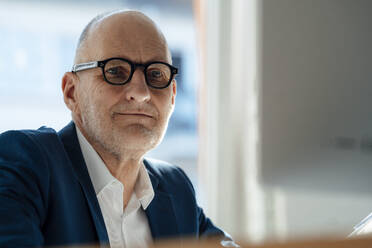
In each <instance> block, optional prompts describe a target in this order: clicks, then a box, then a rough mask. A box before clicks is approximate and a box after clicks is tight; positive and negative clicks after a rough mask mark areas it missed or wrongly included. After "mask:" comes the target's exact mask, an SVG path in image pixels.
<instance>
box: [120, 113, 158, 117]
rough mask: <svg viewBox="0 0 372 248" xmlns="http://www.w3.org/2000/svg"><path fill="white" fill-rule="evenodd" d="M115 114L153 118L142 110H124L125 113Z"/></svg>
mask: <svg viewBox="0 0 372 248" xmlns="http://www.w3.org/2000/svg"><path fill="white" fill-rule="evenodd" d="M115 114H117V115H122V116H132V117H146V118H154V116H152V115H151V114H149V113H144V112H125V113H115Z"/></svg>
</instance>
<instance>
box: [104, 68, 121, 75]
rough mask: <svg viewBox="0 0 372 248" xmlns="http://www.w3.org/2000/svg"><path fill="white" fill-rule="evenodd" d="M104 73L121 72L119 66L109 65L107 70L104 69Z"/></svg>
mask: <svg viewBox="0 0 372 248" xmlns="http://www.w3.org/2000/svg"><path fill="white" fill-rule="evenodd" d="M106 73H110V74H111V75H117V74H119V73H121V70H120V67H111V68H109V69H108V70H106Z"/></svg>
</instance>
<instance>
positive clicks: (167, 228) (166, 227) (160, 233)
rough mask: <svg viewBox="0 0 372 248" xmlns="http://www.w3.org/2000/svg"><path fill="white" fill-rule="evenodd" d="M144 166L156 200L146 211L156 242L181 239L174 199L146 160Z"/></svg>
mask: <svg viewBox="0 0 372 248" xmlns="http://www.w3.org/2000/svg"><path fill="white" fill-rule="evenodd" d="M144 164H145V167H146V169H147V171H148V173H149V176H150V180H151V184H152V186H153V188H154V192H155V196H154V199H153V200H152V201H151V203H150V205H149V206H148V208H147V209H146V211H145V212H146V215H147V218H148V221H149V224H150V228H151V233H152V237H153V238H154V240H157V239H161V238H175V237H179V236H180V235H181V234H180V230H179V225H178V224H179V223H178V221H177V216H176V211H175V205H174V198H173V196H172V195H171V194H169V193H168V192H166V191H164V190H163V189H162V182H161V178H160V177H159V176H158V175H157V173H156V172H155V171H154V169H153V167H152V165H151V164H150V162H149V161H148V160H146V159H145V160H144Z"/></svg>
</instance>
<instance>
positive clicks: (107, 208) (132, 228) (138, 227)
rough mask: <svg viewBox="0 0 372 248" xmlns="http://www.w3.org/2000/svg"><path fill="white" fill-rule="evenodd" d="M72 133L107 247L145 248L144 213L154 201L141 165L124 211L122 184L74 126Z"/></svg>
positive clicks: (147, 234)
mask: <svg viewBox="0 0 372 248" xmlns="http://www.w3.org/2000/svg"><path fill="white" fill-rule="evenodd" d="M76 132H77V136H78V140H79V143H80V147H81V151H82V153H83V157H84V160H85V163H86V165H87V167H88V172H89V176H90V178H91V180H92V183H93V187H94V190H95V192H96V195H97V198H98V203H99V206H100V208H101V211H102V215H103V219H104V221H105V225H106V229H107V234H108V237H109V241H110V246H111V247H112V248H116V247H127V248H132V247H133V248H136V247H148V246H149V244H151V243H152V241H153V240H152V236H151V231H150V226H149V223H148V220H147V216H146V214H145V211H144V210H145V209H146V208H147V207H148V205H149V204H150V202H151V201H152V199H153V198H154V190H153V188H152V185H151V181H150V177H149V175H148V173H147V170H146V168H145V166H144V165H143V164H142V165H141V167H140V170H139V174H138V178H137V181H136V184H135V186H134V190H133V193H132V196H131V198H130V199H129V202H128V204H127V206H126V207H125V209H124V203H123V192H124V190H125V189H124V185H123V184H122V183H121V182H120V181H119V180H117V179H116V178H115V177H113V176H112V175H111V173H110V171H109V170H108V169H107V167H106V165H105V163H104V162H103V161H102V159H101V157H100V156H99V155H98V154H97V152H96V151H95V150H94V148H93V147H92V146H91V145H90V143H89V142H88V141H87V140H86V138H85V137H84V135H83V134H82V133H81V132H80V130H79V128H78V127H76Z"/></svg>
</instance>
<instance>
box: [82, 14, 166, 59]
mask: <svg viewBox="0 0 372 248" xmlns="http://www.w3.org/2000/svg"><path fill="white" fill-rule="evenodd" d="M88 44H89V49H88V52H89V54H90V55H91V56H89V57H92V59H96V60H101V59H106V58H110V57H123V58H127V59H130V60H132V61H134V62H142V63H144V62H148V61H154V60H160V61H164V62H170V54H169V51H168V47H167V43H166V41H165V39H164V36H163V35H162V33H161V32H160V30H159V29H158V28H157V27H156V26H155V24H154V23H153V22H152V21H151V20H150V19H148V18H147V17H145V16H142V15H133V14H132V15H131V14H126V15H125V14H121V15H120V14H117V15H114V16H110V17H108V18H106V19H104V20H103V21H101V22H100V23H98V24H96V25H95V26H94V27H93V29H92V32H91V34H90V37H89V41H88Z"/></svg>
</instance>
